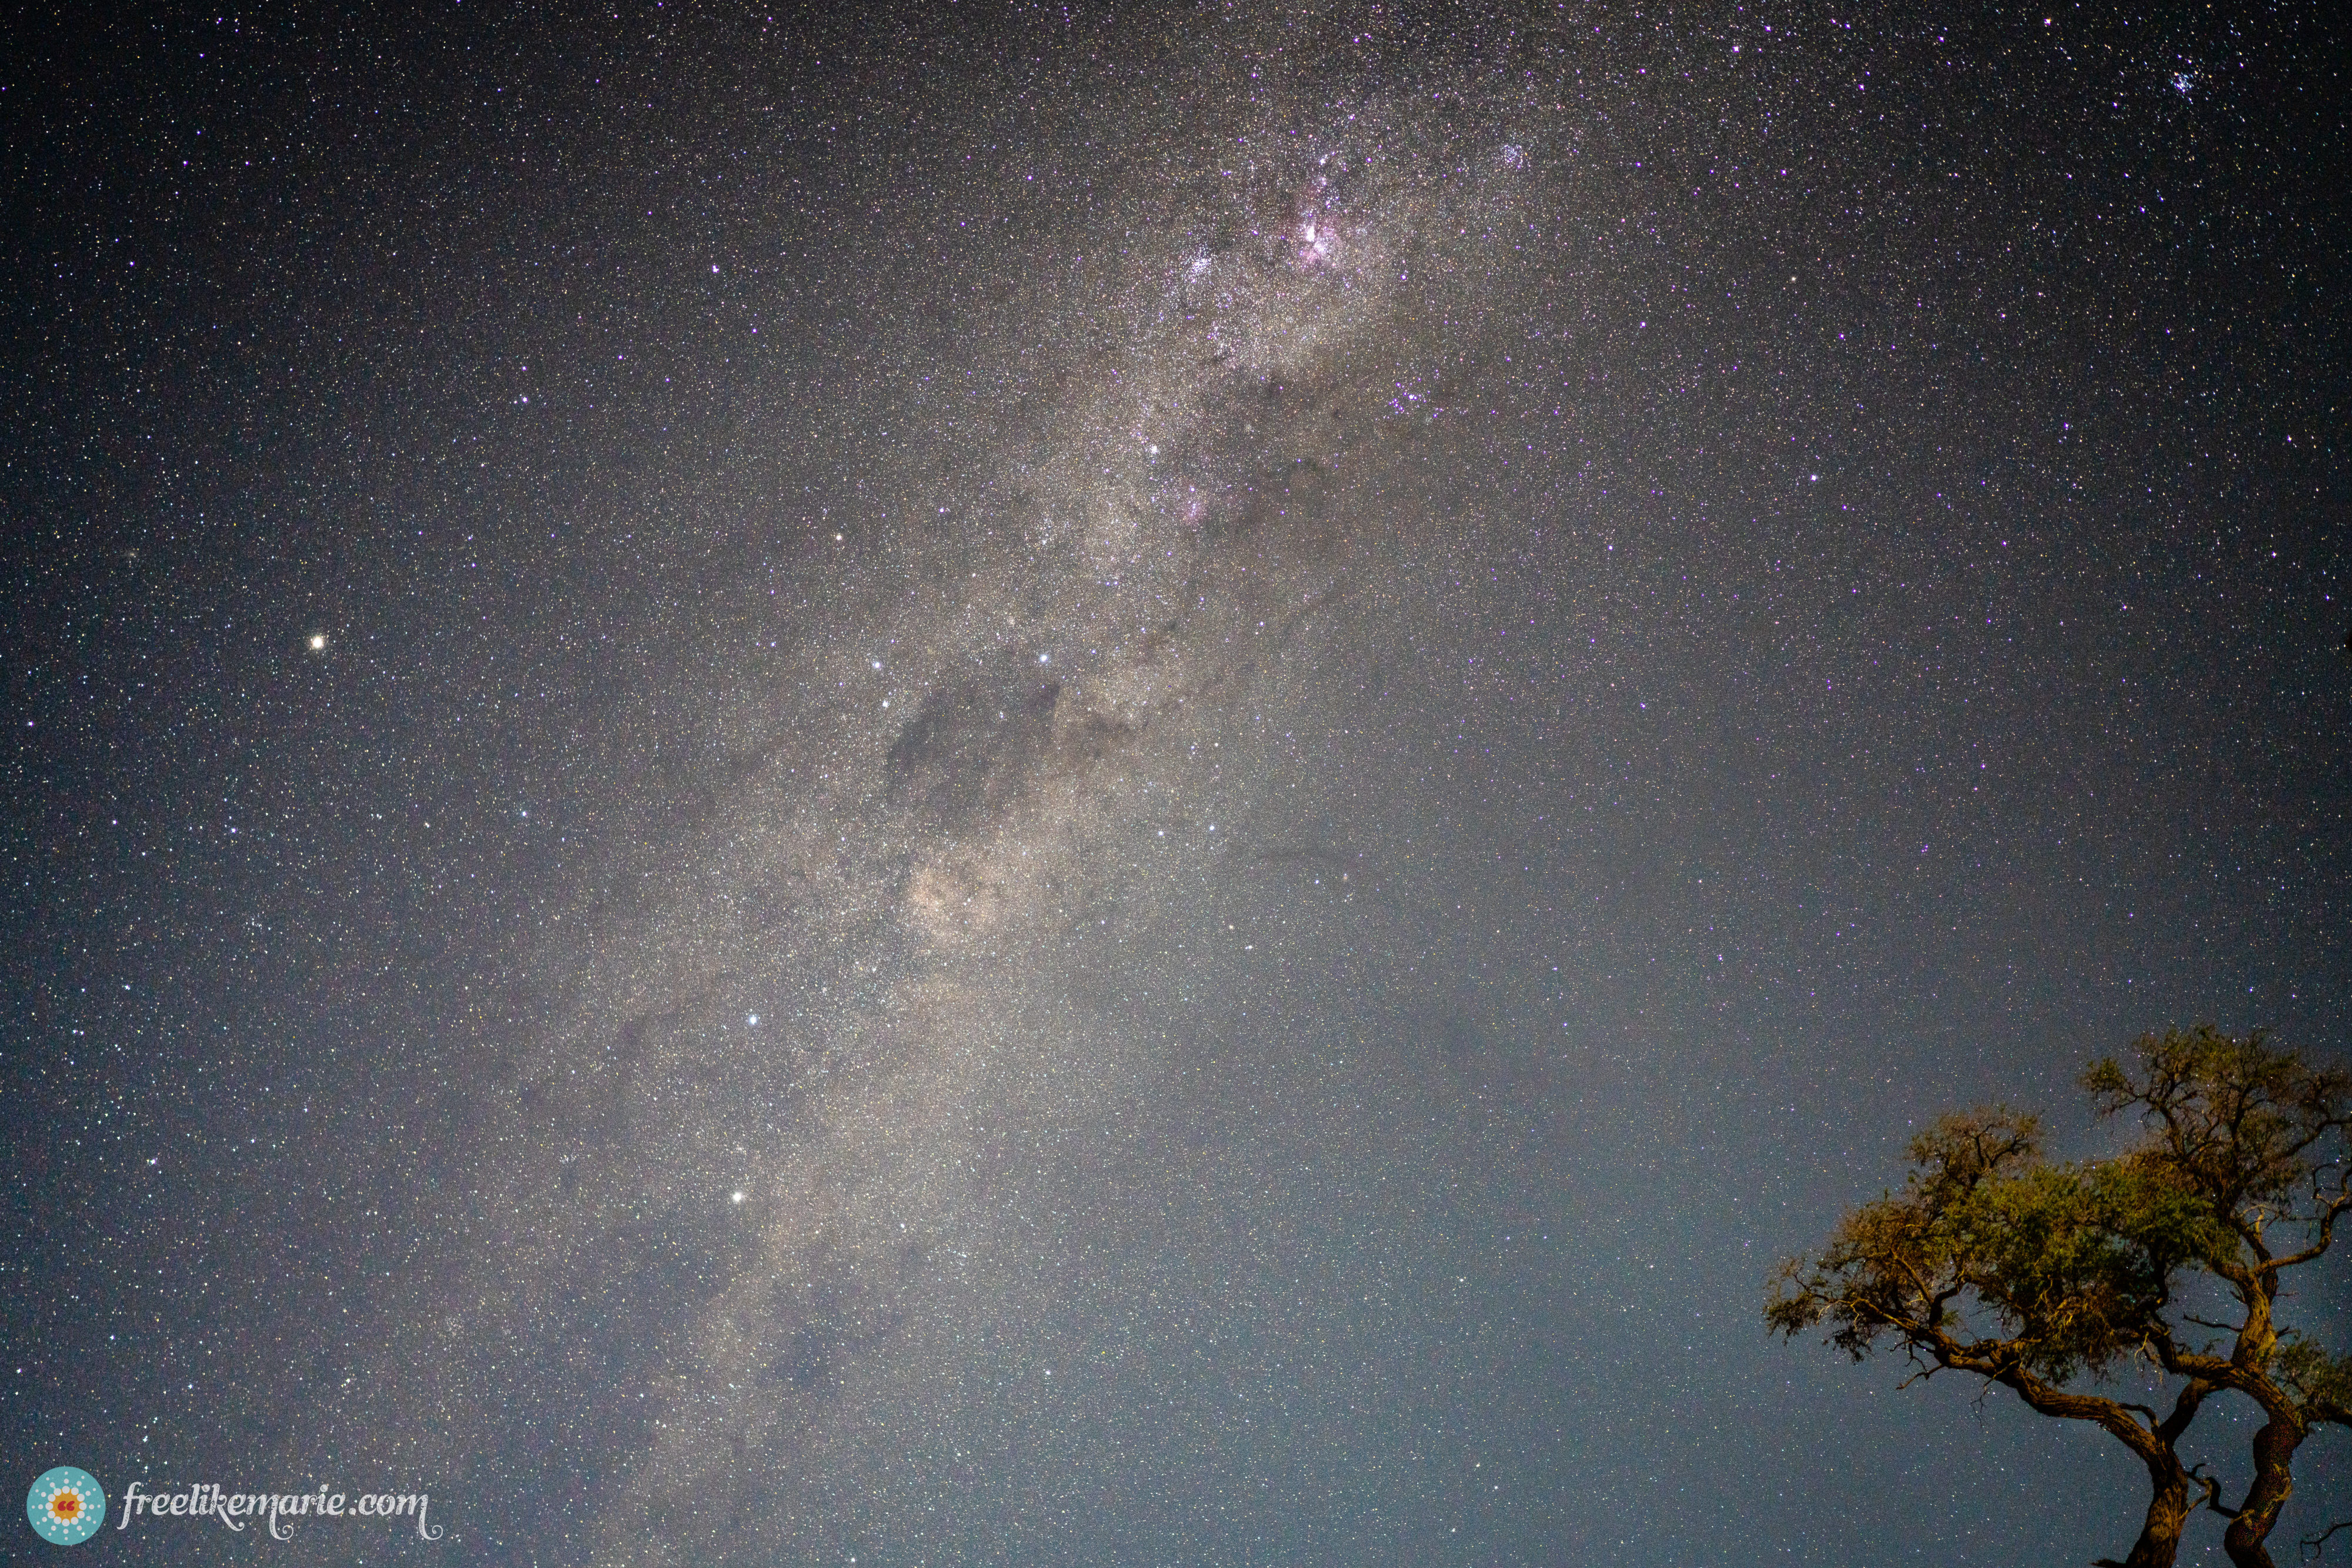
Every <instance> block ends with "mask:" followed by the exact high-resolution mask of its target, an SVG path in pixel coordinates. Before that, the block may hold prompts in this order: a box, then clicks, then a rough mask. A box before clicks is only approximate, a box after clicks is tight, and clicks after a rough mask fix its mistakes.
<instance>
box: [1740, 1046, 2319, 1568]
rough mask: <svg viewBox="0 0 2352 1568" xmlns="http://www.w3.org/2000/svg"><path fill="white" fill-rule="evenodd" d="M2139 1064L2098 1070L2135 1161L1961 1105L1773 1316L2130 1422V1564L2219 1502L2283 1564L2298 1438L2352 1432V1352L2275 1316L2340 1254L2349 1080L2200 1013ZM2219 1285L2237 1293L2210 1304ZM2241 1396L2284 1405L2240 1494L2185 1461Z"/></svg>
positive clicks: (2244, 1536)
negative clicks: (2278, 1537) (2208, 1310)
mask: <svg viewBox="0 0 2352 1568" xmlns="http://www.w3.org/2000/svg"><path fill="white" fill-rule="evenodd" d="M2133 1058H2134V1060H2133V1061H2132V1062H2131V1063H2130V1064H2129V1065H2125V1064H2121V1063H2118V1062H2116V1061H2113V1060H2106V1061H2100V1062H2098V1063H2096V1064H2095V1065H2094V1066H2093V1067H2092V1068H2091V1069H2090V1070H2089V1071H2087V1072H2085V1073H2084V1075H2083V1080H2082V1082H2083V1087H2084V1089H2085V1090H2086V1091H2088V1092H2089V1093H2090V1094H2091V1096H2092V1099H2093V1102H2094V1103H2095V1105H2096V1107H2097V1109H2098V1110H2099V1112H2100V1113H2101V1114H2102V1115H2107V1116H2116V1115H2122V1114H2125V1113H2131V1114H2133V1115H2134V1116H2136V1118H2137V1120H2138V1122H2139V1123H2140V1126H2139V1130H2138V1131H2139V1135H2138V1137H2137V1140H2136V1141H2135V1142H2134V1143H2133V1144H2132V1145H2131V1146H2130V1147H2129V1148H2127V1149H2126V1151H2125V1152H2124V1153H2123V1154H2121V1155H2116V1156H2113V1157H2110V1158H2105V1159H2095V1160H2087V1161H2083V1162H2079V1163H2073V1164H2061V1163H2056V1162H2053V1161H2051V1160H2049V1159H2048V1158H2047V1157H2045V1155H2043V1153H2042V1145H2041V1132H2040V1127H2039V1125H2038V1124H2037V1123H2036V1121H2035V1119H2034V1118H2033V1117H2032V1116H2027V1115H2022V1114H2020V1113H2016V1112H2013V1111H2009V1110H2005V1109H1999V1108H1995V1109H1991V1110H1980V1111H1975V1112H1969V1113H1961V1114H1958V1115H1951V1116H1947V1117H1944V1118H1943V1119H1942V1120H1940V1121H1938V1122H1937V1124H1935V1125H1934V1126H1933V1127H1931V1128H1929V1129H1928V1130H1927V1132H1925V1133H1923V1134H1920V1135H1919V1136H1918V1137H1917V1138H1916V1139H1914V1140H1913V1141H1912V1144H1911V1147H1910V1161H1911V1173H1910V1176H1909V1179H1908V1180H1907V1181H1906V1184H1905V1186H1904V1188H1903V1190H1902V1191H1901V1192H1899V1193H1890V1194H1887V1195H1885V1196H1884V1197H1880V1198H1879V1199H1878V1201H1876V1202H1874V1203H1868V1204H1864V1205H1863V1206H1862V1207H1859V1208H1856V1209H1854V1210H1853V1211H1852V1212H1851V1213H1849V1214H1847V1215H1846V1216H1845V1218H1843V1220H1841V1221H1840V1222H1839V1225H1838V1228H1837V1230H1836V1232H1835V1234H1834V1235H1833V1236H1832V1238H1831V1239H1830V1242H1829V1244H1828V1245H1827V1246H1826V1247H1824V1248H1823V1249H1822V1250H1821V1251H1820V1252H1819V1253H1818V1254H1816V1255H1814V1256H1811V1257H1809V1258H1803V1259H1798V1260H1793V1261H1790V1263H1788V1264H1786V1265H1784V1266H1783V1267H1782V1269H1781V1271H1780V1277H1779V1280H1778V1281H1777V1282H1776V1284H1775V1286H1774V1289H1773V1291H1772V1293H1771V1295H1770V1297H1769V1300H1768V1301H1767V1302H1766V1305H1765V1319H1766V1321H1767V1322H1768V1323H1769V1325H1770V1326H1771V1327H1772V1328H1773V1329H1774V1330H1775V1331H1777V1332H1779V1333H1783V1334H1786V1335H1790V1336H1791V1337H1793V1336H1795V1335H1797V1334H1800V1333H1806V1332H1809V1331H1811V1330H1812V1329H1815V1328H1820V1327H1824V1326H1825V1327H1826V1328H1827V1329H1828V1330H1829V1333H1828V1340H1829V1343H1832V1344H1835V1345H1836V1346H1838V1348H1840V1349H1842V1350H1843V1351H1845V1352H1846V1353H1847V1354H1850V1355H1852V1356H1853V1358H1854V1359H1855V1360H1857V1361H1860V1360H1862V1359H1864V1358H1865V1357H1867V1356H1868V1355H1870V1354H1873V1353H1874V1351H1877V1350H1879V1349H1881V1348H1899V1349H1900V1350H1901V1352H1902V1353H1903V1354H1904V1355H1905V1356H1906V1359H1907V1360H1908V1361H1909V1363H1910V1364H1912V1365H1913V1367H1914V1368H1915V1369H1916V1370H1915V1373H1914V1375H1913V1376H1912V1377H1911V1378H1906V1380H1905V1381H1906V1385H1907V1384H1908V1383H1910V1382H1912V1381H1916V1380H1918V1379H1923V1378H1928V1377H1933V1376H1934V1375H1937V1373H1939V1372H1959V1373H1965V1374H1968V1375H1973V1376H1975V1377H1978V1378H1980V1379H1982V1380H1984V1381H1985V1382H1986V1383H1988V1384H1999V1385H2001V1386H2003V1387H2006V1388H2008V1389H2010V1390H2011V1391H2012V1392H2014V1393H2015V1394H2016V1395H2017V1396H2018V1397H2019V1398H2021V1399H2022V1400H2023V1401H2024V1402H2025V1404H2026V1405H2027V1406H2029V1407H2031V1408H2032V1409H2034V1410H2037V1411H2039V1412H2041V1413H2042V1415H2045V1416H2054V1417H2058V1418H2061V1419H2066V1420H2075V1421H2088V1422H2091V1423H2094V1424H2095V1425H2096V1426H2098V1427H2101V1428H2103V1429H2104V1430H2105V1431H2106V1432H2108V1433H2109V1434H2111V1435H2112V1436H2113V1437H2115V1438H2116V1440H2117V1441H2118V1442H2120V1443H2122V1444H2123V1445H2124V1446H2125V1447H2126V1448H2128V1449H2130V1450H2131V1452H2132V1454H2133V1456H2134V1457H2135V1458H2137V1459H2138V1460H2139V1461H2140V1463H2141V1464H2142V1465H2143V1466H2144V1467H2145V1468H2146V1469H2147V1476H2148V1483H2149V1490H2150V1496H2149V1500H2148V1506H2147V1514H2146V1516H2145V1518H2144V1520H2143V1521H2142V1523H2141V1527H2140V1533H2139V1539H2138V1540H2137V1542H2134V1544H2133V1546H2132V1550H2131V1552H2130V1554H2129V1555H2128V1556H2126V1558H2125V1559H2124V1560H2123V1562H2122V1563H2120V1564H2115V1563H2111V1562H2110V1560H2105V1559H2103V1560H2102V1562H2103V1563H2108V1564H2109V1568H2165V1565H2167V1564H2169V1563H2171V1562H2172V1561H2173V1558H2174V1556H2175V1554H2176V1553H2177V1552H2178V1551H2179V1542H2180V1534H2181V1531H2182V1529H2183V1527H2184V1526H2185V1524H2186V1522H2187V1521H2188V1518H2189V1514H2190V1513H2191V1512H2192V1511H2193V1510H2194V1509H2195V1508H2196V1507H2197V1506H2199V1504H2200V1502H2201V1504H2202V1506H2204V1507H2206V1508H2208V1509H2210V1510H2211V1511H2214V1512H2216V1513H2219V1514H2221V1515H2223V1516H2225V1517H2227V1518H2228V1519H2229V1521H2230V1524H2229V1530H2228V1534H2227V1536H2226V1537H2225V1544H2226V1546H2227V1548H2228V1551H2229V1553H2230V1558H2231V1562H2232V1563H2236V1564H2238V1565H2239V1568H2271V1558H2270V1556H2269V1553H2268V1551H2267V1549H2266V1547H2265V1544H2264V1542H2266V1540H2267V1538H2268V1537H2269V1534H2270V1531H2271V1530H2272V1528H2273V1525H2275V1523H2276V1522H2277V1520H2278V1514H2279V1510H2280V1509H2281V1508H2283V1507H2284V1505H2285V1502H2286V1500H2287V1497H2288V1495H2289V1493H2291V1492H2292V1491H2293V1490H2294V1478H2293V1471H2292V1463H2293V1459H2294V1452H2295V1449H2296V1448H2298V1447H2299V1446H2300V1445H2301V1444H2302V1443H2303V1441H2304V1440H2305V1438H2306V1437H2309V1436H2310V1434H2311V1432H2312V1431H2313V1429H2314V1428H2315V1427H2317V1426H2319V1425H2322V1424H2324V1423H2327V1422H2335V1423H2337V1424H2340V1425H2352V1418H2348V1417H2347V1405H2352V1356H2345V1355H2331V1354H2328V1352H2327V1351H2326V1350H2325V1349H2324V1348H2323V1347H2322V1346H2321V1345H2319V1344H2318V1343H2316V1342H2315V1341H2313V1340H2311V1339H2310V1338H2308V1337H2305V1336H2304V1335H2302V1334H2299V1333H2295V1332H2294V1331H2293V1330H2291V1329H2285V1328H2282V1327H2281V1326H2279V1324H2278V1322H2277V1321H2276V1316H2275V1308H2276V1306H2277V1304H2278V1301H2279V1299H2280V1295H2281V1291H2282V1288H2283V1284H2284V1278H2283V1277H2284V1273H2285V1271H2286V1270H2292V1269H2297V1268H2301V1267H2303V1266H2305V1265H2307V1264H2310V1263H2313V1262H2316V1261H2317V1260H2320V1259H2321V1258H2323V1257H2324V1256H2326V1253H2327V1251H2328V1249H2329V1247H2330V1246H2331V1244H2332V1243H2333V1241H2334V1239H2335V1233H2336V1222H2337V1220H2338V1218H2340V1217H2341V1216H2342V1215H2343V1213H2344V1211H2345V1210H2346V1208H2347V1207H2352V1195H2347V1175H2352V1162H2347V1153H2352V1151H2347V1125H2352V1075H2347V1073H2345V1072H2343V1071H2339V1070H2336V1069H2326V1068H2319V1067H2315V1066H2313V1065H2311V1064H2310V1063H2308V1062H2306V1061H2304V1060H2303V1059H2302V1058H2301V1057H2300V1056H2298V1055H2296V1054H2294V1052H2291V1051H2277V1050H2273V1048H2271V1047H2270V1045H2269V1044H2268V1043H2267V1042H2266V1041H2265V1040H2264V1039H2263V1036H2262V1035H2261V1034H2260V1033H2256V1034H2253V1035H2251V1036H2248V1037H2246V1038H2243V1039H2233V1038H2231V1037H2230V1036H2227V1035H2223V1034H2221V1033H2220V1032H2218V1031H2216V1030H2212V1029H2210V1028H2206V1027H2202V1026H2200V1028H2198V1029H2195V1030H2189V1031H2187V1032H2185V1033H2184V1032H2179V1031H2173V1032H2168V1033H2166V1034H2163V1035H2149V1036H2146V1037H2143V1038H2142V1039H2141V1040H2137V1042H2135V1045H2134V1050H2133ZM2208 1297H2210V1298H2213V1299H2217V1300H2223V1301H2228V1302H2229V1303H2230V1305H2229V1307H2228V1308H2227V1310H2225V1311H2223V1312H2221V1315H2220V1317H2218V1318H2205V1317H2200V1316H2198V1315H2197V1314H2196V1312H2194V1311H2192V1310H2191V1309H2192V1305H2193V1304H2194V1303H2195V1302H2197V1301H2203V1300H2205V1299H2206V1298H2208ZM2184 1298H2186V1299H2184ZM2127 1370H2137V1371H2140V1372H2142V1373H2144V1374H2147V1375H2153V1376H2154V1377H2155V1379H2156V1380H2157V1381H2158V1383H2159V1384H2160V1385H2161V1386H2162V1387H2163V1389H2164V1390H2165V1393H2166V1394H2167V1395H2168V1396H2169V1408H2166V1409H2159V1408H2158V1404H2161V1403H2162V1402H2163V1401H2162V1396H2159V1398H2158V1404H2150V1403H2144V1402H2142V1401H2139V1400H2136V1399H2131V1398H2126V1397H2122V1396H2121V1394H2122V1392H2123V1391H2122V1390H2121V1388H2120V1387H2119V1375H2120V1374H2123V1373H2125V1372H2126V1371H2127ZM2224 1391H2226V1392H2230V1393H2234V1394H2238V1395H2242V1396H2244V1397H2247V1398H2249V1399H2252V1400H2253V1401H2254V1403H2255V1404H2256V1405H2257V1406H2260V1408H2261V1409H2262V1411H2263V1416H2264V1423H2263V1427H2262V1428H2261V1430H2260V1432H2258V1433H2257V1435H2256V1437H2255V1438H2254V1441H2253V1450H2254V1451H2253V1463H2254V1480H2253V1484H2252V1487H2251V1488H2250V1489H2249V1490H2248V1492H2247V1495H2246V1497H2245V1498H2244V1500H2242V1501H2241V1502H2240V1503H2238V1504H2237V1505H2236V1506H2235V1507H2232V1506H2231V1505H2230V1504H2229V1503H2227V1502H2225V1501H2224V1500H2223V1499H2222V1496H2221V1487H2220V1483H2219V1482H2218V1481H2217V1480H2215V1479H2212V1478H2210V1477H2208V1476H2206V1475H2205V1474H2204V1473H2203V1467H2202V1466H2201V1465H2200V1466H2196V1467H2189V1466H2184V1465H2183V1464H2182V1462H2181V1459H2180V1457H2179V1447H2180V1441H2181V1438H2182V1437H2183V1436H2184V1435H2185V1434H2186V1433H2187V1432H2188V1430H2189V1427H2190V1425H2191V1424H2192V1423H2193V1422H2194V1421H2195V1420H2196V1418H2197V1415H2198V1412H2199V1410H2200V1408H2201V1407H2202V1406H2203V1405H2204V1403H2205V1401H2206V1400H2207V1399H2209V1398H2210V1397H2212V1396H2214V1395H2215V1394H2217V1393H2221V1392H2224ZM2192 1499H2194V1500H2192Z"/></svg>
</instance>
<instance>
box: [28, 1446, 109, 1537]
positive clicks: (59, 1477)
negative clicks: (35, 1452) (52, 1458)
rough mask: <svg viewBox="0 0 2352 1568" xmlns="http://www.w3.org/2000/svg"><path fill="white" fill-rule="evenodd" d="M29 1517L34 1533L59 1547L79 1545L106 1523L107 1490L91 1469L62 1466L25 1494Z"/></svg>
mask: <svg viewBox="0 0 2352 1568" xmlns="http://www.w3.org/2000/svg"><path fill="white" fill-rule="evenodd" d="M25 1517H26V1519H29V1520H31V1521H33V1533H34V1534H36V1535H38V1536H39V1537H40V1538H41V1539H42V1540H44V1541H47V1542H55V1543H56V1544H58V1545H59V1546H75V1545H79V1543H81V1542H85V1541H88V1540H89V1538H90V1537H91V1536H93V1535H96V1534H97V1533H98V1527H99V1526H100V1525H101V1524H104V1523H105V1522H106V1489H105V1488H104V1487H102V1486H100V1485H99V1484H98V1478H97V1477H95V1476H93V1475H91V1474H90V1473H89V1471H88V1470H78V1469H74V1467H73V1466H71V1465H59V1466H58V1468H57V1469H53V1470H50V1471H47V1473H45V1474H44V1475H43V1476H42V1477H41V1479H39V1480H37V1481H35V1482H34V1483H33V1490H31V1491H28V1492H26V1494H25Z"/></svg>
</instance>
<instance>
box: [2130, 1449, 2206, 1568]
mask: <svg viewBox="0 0 2352 1568" xmlns="http://www.w3.org/2000/svg"><path fill="white" fill-rule="evenodd" d="M2141 1457H2142V1458H2144V1459H2145V1460H2146V1461H2147V1479H2148V1485H2149V1487H2150V1489H2151V1490H2153V1491H2154V1493H2155V1495H2154V1496H2152V1497H2150V1498H2149V1499H2148V1500H2147V1519H2146V1520H2145V1521H2142V1522H2141V1524H2140V1527H2139V1539H2138V1540H2137V1541H2135V1542H2132V1549H2131V1555H2130V1556H2128V1557H2126V1558H2125V1559H2124V1560H2123V1562H2122V1563H2119V1564H2116V1565H2115V1568H2172V1560H2173V1558H2174V1557H2175V1556H2177V1555H2179V1551H2180V1531H2181V1527H2182V1526H2183V1525H2185V1524H2186V1523H2187V1522H2188V1521H2189V1472H2188V1471H2187V1470H2185V1469H2181V1468H2180V1461H2179V1459H2177V1458H2173V1456H2172V1453H2171V1450H2170V1449H2167V1450H2166V1451H2165V1452H2164V1453H2162V1454H2160V1455H2158V1454H2147V1455H2143V1456H2141Z"/></svg>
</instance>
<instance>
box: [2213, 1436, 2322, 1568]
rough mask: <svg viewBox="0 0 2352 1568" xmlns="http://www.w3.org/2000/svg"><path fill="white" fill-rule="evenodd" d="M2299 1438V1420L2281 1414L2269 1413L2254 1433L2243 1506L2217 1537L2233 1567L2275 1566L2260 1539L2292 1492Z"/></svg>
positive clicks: (2266, 1536) (2267, 1535) (2263, 1539)
mask: <svg viewBox="0 0 2352 1568" xmlns="http://www.w3.org/2000/svg"><path fill="white" fill-rule="evenodd" d="M2303 1439H2304V1428H2303V1425H2302V1423H2300V1422H2298V1421H2295V1420H2294V1419H2292V1418H2290V1417H2288V1416H2272V1417H2271V1418H2270V1419H2269V1420H2268V1421H2266V1422H2264V1423H2263V1429H2262V1430H2261V1431H2259V1432H2257V1433H2255V1434H2254V1484H2253V1486H2252V1488H2251V1489H2250V1490H2248V1491H2247V1493H2246V1504H2245V1506H2244V1507H2243V1508H2242V1509H2240V1510H2239V1511H2238V1517H2237V1518H2235V1519H2233V1520H2231V1521H2230V1529H2229V1533H2227V1534H2225V1535H2224V1536H2222V1537H2221V1547H2222V1550H2224V1551H2226V1552H2229V1554H2230V1561H2231V1563H2235V1564H2236V1565H2237V1568H2277V1565H2276V1564H2274V1563H2272V1561H2271V1553H2270V1548H2269V1547H2268V1546H2266V1545H2264V1544H2263V1542H2267V1541H2268V1540H2269V1539H2270V1535H2271V1528H2272V1527H2273V1525H2275V1524H2277V1523H2278V1516H2279V1511H2280V1510H2281V1509H2283V1508H2284V1507H2285V1506H2286V1500H2287V1499H2288V1498H2289V1497H2291V1496H2292V1495H2294V1451H2295V1449H2297V1448H2300V1447H2302V1446H2303Z"/></svg>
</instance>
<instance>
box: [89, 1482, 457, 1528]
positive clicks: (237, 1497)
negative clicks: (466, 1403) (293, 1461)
mask: <svg viewBox="0 0 2352 1568" xmlns="http://www.w3.org/2000/svg"><path fill="white" fill-rule="evenodd" d="M432 1506H433V1499H432V1498H431V1497H430V1496H429V1495H428V1494H426V1493H424V1492H362V1493H361V1494H360V1495H359V1497H358V1498H357V1499H356V1500H353V1499H352V1498H350V1497H348V1496H347V1495H346V1494H345V1493H342V1492H331V1491H329V1490H327V1489H326V1488H325V1487H320V1489H319V1490H316V1491H296V1492H266V1491H250V1492H248V1491H236V1492H233V1491H224V1490H221V1489H220V1488H219V1487H216V1486H214V1485H212V1484H211V1483H210V1482H208V1481H207V1482H199V1483H198V1484H197V1485H195V1486H192V1487H188V1488H185V1489H184V1490H179V1491H160V1492H155V1491H148V1490H144V1489H143V1488H142V1487H141V1486H140V1484H139V1483H138V1482H137V1481H132V1482H131V1490H128V1491H126V1492H124V1493H123V1494H122V1511H121V1517H120V1518H119V1519H118V1520H117V1521H116V1522H115V1526H114V1528H115V1529H117V1530H128V1529H130V1528H131V1521H132V1520H133V1519H136V1518H138V1517H139V1516H140V1515H141V1514H145V1515H146V1516H147V1517H148V1518H150V1519H163V1518H171V1519H216V1520H218V1521H221V1523H223V1524H225V1525H226V1526H227V1527H228V1528H229V1529H231V1530H243V1529H244V1528H245V1527H246V1526H247V1525H248V1524H252V1523H255V1522H261V1523H265V1524H267V1525H268V1527H269V1534H270V1538H271V1539H272V1540H274V1541H284V1540H287V1539H288V1538H289V1537H290V1536H292V1535H293V1533H294V1522H295V1521H297V1520H301V1519H414V1520H415V1521H416V1533H417V1534H418V1535H420V1536H422V1537H424V1538H425V1540H427V1541H438V1540H440V1539H441V1534H442V1529H443V1527H442V1526H440V1525H437V1524H427V1523H426V1522H425V1514H426V1512H427V1511H429V1510H430V1509H431V1508H432Z"/></svg>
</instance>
